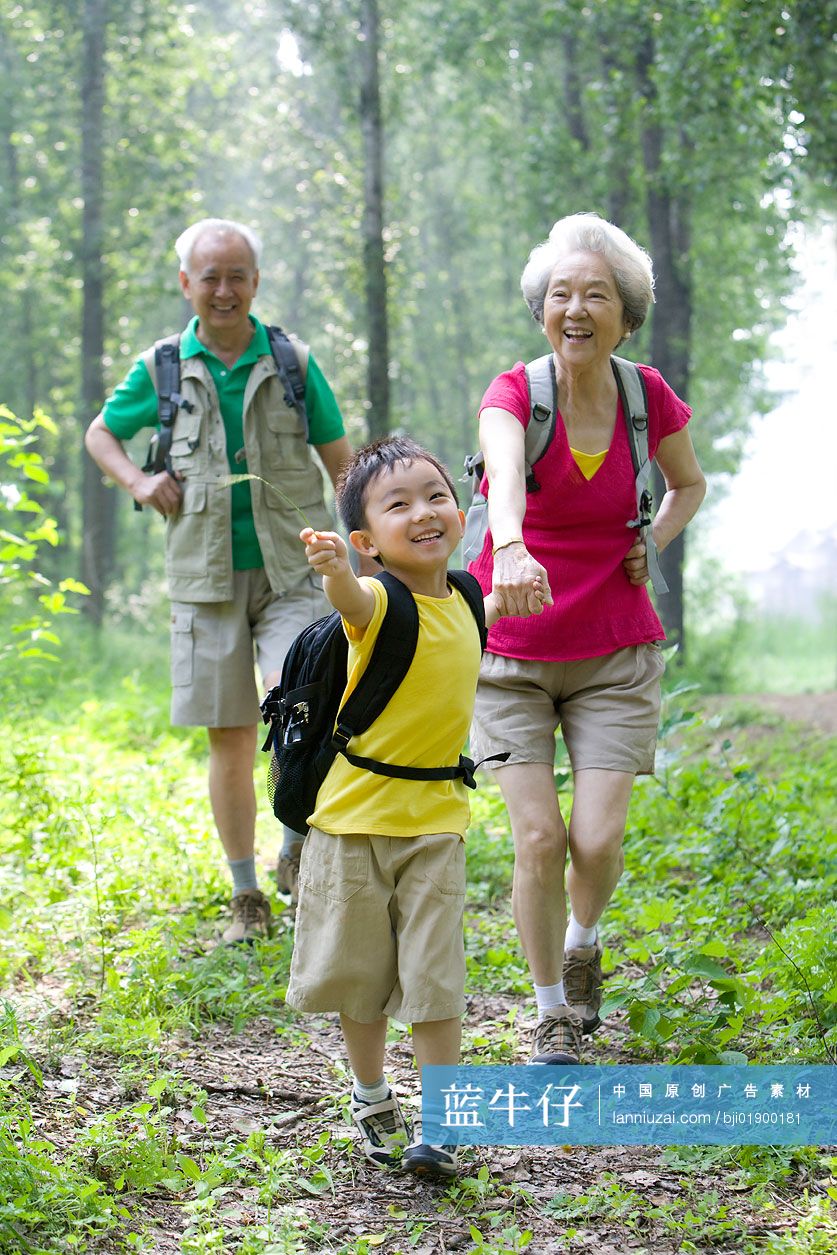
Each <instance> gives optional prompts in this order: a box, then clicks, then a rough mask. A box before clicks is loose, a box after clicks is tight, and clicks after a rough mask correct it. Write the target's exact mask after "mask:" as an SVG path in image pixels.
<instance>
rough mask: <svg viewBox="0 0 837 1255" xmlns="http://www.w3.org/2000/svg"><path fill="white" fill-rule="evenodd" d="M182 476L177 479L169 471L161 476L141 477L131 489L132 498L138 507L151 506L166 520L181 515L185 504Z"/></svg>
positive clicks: (162, 472) (161, 473) (163, 472)
mask: <svg viewBox="0 0 837 1255" xmlns="http://www.w3.org/2000/svg"><path fill="white" fill-rule="evenodd" d="M181 479H182V476H181V475H178V476H177V478H175V477H174V476H172V475H170V474H169V473H168V471H160V474H159V475H141V476H139V478H138V479H137V480H136V482H135V483H134V484H133V485H132V487H131V496H132V497H133V498H134V501H136V502H137V504H138V505H150V506H152V507H153V509H155V510H156V511H157V513H158V514H162V515H163V517H164V518H168V517H169V516H170V515H171V516H172V517H173V516H174V515H176V514H179V513H180V507H181V506H182V504H183V489H182V488H181V487H180V482H179V481H180V480H181Z"/></svg>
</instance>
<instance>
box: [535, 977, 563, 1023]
mask: <svg viewBox="0 0 837 1255" xmlns="http://www.w3.org/2000/svg"><path fill="white" fill-rule="evenodd" d="M535 997H536V998H537V1000H538V1023H540V1021H541V1020H543V1019H544V1018H545V1017H546V1016H547V1015H548V1014H549V1012H550V1011H554V1010H555V1009H556V1008H557V1007H565V1006H566V1005H567V995H566V994H565V993H564V982H563V981H562V980H559V982H558V984H557V985H535Z"/></svg>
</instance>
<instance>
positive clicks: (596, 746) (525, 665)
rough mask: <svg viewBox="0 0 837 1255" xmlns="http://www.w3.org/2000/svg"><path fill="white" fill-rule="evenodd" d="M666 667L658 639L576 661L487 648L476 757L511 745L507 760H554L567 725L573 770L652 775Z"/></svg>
mask: <svg viewBox="0 0 837 1255" xmlns="http://www.w3.org/2000/svg"><path fill="white" fill-rule="evenodd" d="M664 668H665V663H664V661H663V656H662V653H661V651H660V647H659V645H658V644H656V643H651V644H644V645H632V646H629V647H628V648H627V649H618V650H616V652H615V653H612V654H605V655H604V656H603V657H601V658H582V659H578V660H574V661H572V662H529V661H525V660H522V659H519V658H505V657H503V656H502V655H501V654H485V655H484V657H483V660H482V667H481V669H480V682H479V687H478V688H477V700H476V705H475V707H474V724H473V728H472V729H471V755H472V757H473V758H475V759H477V760H479V759H480V758H485V757H487V756H488V755H490V754H500V753H505V752H506V751H508V753H509V758H508V760H507V763H505V764H503V765H504V766H510V765H511V764H513V763H550V764H551V763H553V762H554V761H555V732H556V729H557V728H558V726H559V724H560V727H561V733H562V735H563V738H564V743H565V744H566V746H567V752H568V754H569V756H570V763H571V764H572V769H573V771H583V770H585V769H586V768H591V767H600V768H605V769H607V770H608V771H626V772H630V773H632V774H635V775H651V774H653V771H654V752H655V750H656V746H657V725H658V723H659V718H660V678H661V676H662V674H663V670H664Z"/></svg>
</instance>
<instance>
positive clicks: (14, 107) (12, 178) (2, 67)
mask: <svg viewBox="0 0 837 1255" xmlns="http://www.w3.org/2000/svg"><path fill="white" fill-rule="evenodd" d="M0 79H2V81H0V118H2V121H0V128H2V145H3V156H4V164H5V167H6V187H7V203H6V211H5V212H6V215H7V217H6V222H5V227H6V230H7V232H8V237H10V239H11V241H12V246H11V248H10V250H9V251H10V253H13V252H14V251H15V250H17V249H19V248H20V243H21V242H20V237H19V236H18V231H19V228H20V226H21V224H22V222H23V220H24V211H23V207H22V205H21V198H20V171H19V169H18V161H17V147H16V145H15V139H14V133H15V131H16V130H17V129H18V125H19V118H18V114H19V103H20V100H21V98H22V96H23V92H22V89H21V86H20V84H19V83H18V81H17V79H16V76H15V66H14V60H13V57H12V56H11V54H10V52H9V46H8V41H7V37H6V33H5V31H4V30H3V29H2V27H0ZM8 237H7V238H8ZM9 262H10V263H11V262H12V258H11V256H10V258H9ZM33 297H34V294H33V291H32V288H31V286H30V285H29V284H28V283H27V284H26V285H25V286H24V287H23V290H22V291H21V292H20V293H19V294H18V296H17V300H16V301H14V302H13V307H14V306H16V307H17V311H18V330H19V337H20V338H19V342H18V343H19V352H20V357H19V359H18V361H17V366H18V378H20V379H22V386H21V385H20V384H19V383H18V378H16V379H15V382H14V384H11V383H10V382H8V383H7V390H6V393H5V395H4V396H3V398H2V400H3V402H4V403H5V404H6V405H9V406H10V407H11V408H12V409H13V410H14V412H15V413H16V414H17V415H18V417H19V418H24V419H29V418H32V416H33V414H34V413H35V408H36V406H37V397H38V378H37V368H36V364H35V334H34V318H33V315H32V307H33Z"/></svg>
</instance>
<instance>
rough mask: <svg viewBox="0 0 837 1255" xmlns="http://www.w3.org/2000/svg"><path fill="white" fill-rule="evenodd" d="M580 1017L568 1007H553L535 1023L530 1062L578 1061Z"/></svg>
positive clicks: (567, 1062)
mask: <svg viewBox="0 0 837 1255" xmlns="http://www.w3.org/2000/svg"><path fill="white" fill-rule="evenodd" d="M580 1057H581V1018H580V1017H579V1016H578V1015H576V1013H575V1011H572V1010H571V1009H570V1008H569V1007H554V1008H553V1009H552V1010H551V1011H549V1012H548V1013H547V1014H546V1015H545V1016H544V1018H543V1019H542V1020H539V1021H538V1023H537V1024H536V1025H535V1040H534V1044H533V1047H532V1058H531V1059H530V1060H529V1062H530V1063H547V1064H569V1063H579V1062H580Z"/></svg>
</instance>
